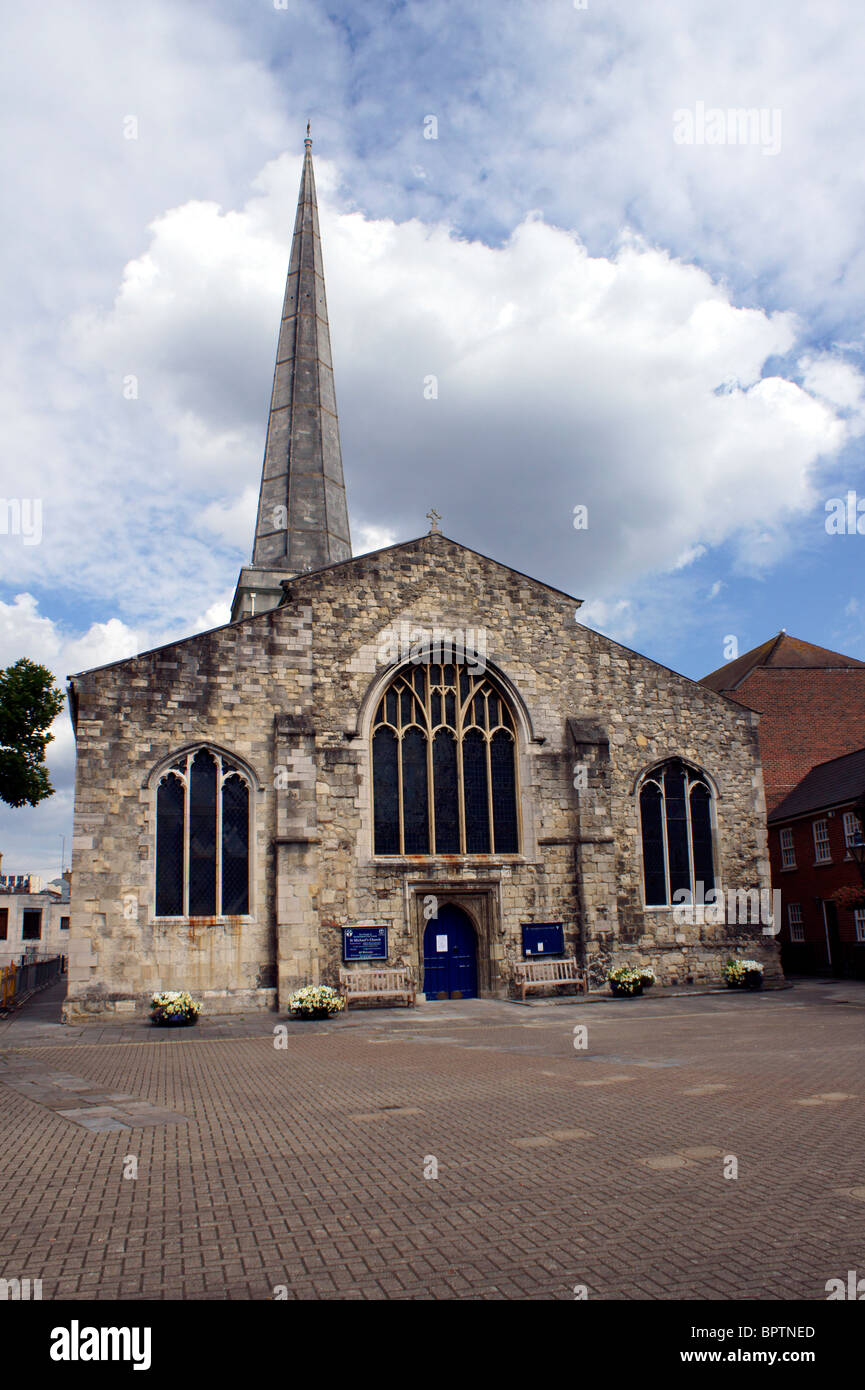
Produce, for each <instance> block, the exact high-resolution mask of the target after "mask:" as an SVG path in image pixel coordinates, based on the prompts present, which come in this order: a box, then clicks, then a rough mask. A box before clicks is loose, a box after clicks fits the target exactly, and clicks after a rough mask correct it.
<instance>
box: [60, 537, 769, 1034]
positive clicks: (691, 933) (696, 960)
mask: <svg viewBox="0 0 865 1390" xmlns="http://www.w3.org/2000/svg"><path fill="white" fill-rule="evenodd" d="M403 621H404V622H408V623H409V624H410V625H411V627H413V628H424V629H432V628H435V627H438V628H444V629H449V630H465V629H469V628H472V629H477V628H483V629H484V630H485V633H486V641H487V664H488V666H489V668H490V671H491V672H492V674H494V675H496V676H498V677H499V679H500V681H501V683H502V684H503V686H504V688H505V691H506V693H508V694H509V695H510V698H511V703H512V706H513V708H514V711H515V715H516V718H517V723H518V743H519V760H518V761H519V778H520V802H521V815H522V850H523V852H522V854H521V855H520V856H518V857H516V858H513V857H497V856H480V857H475V858H466V859H461V858H460V857H459V856H453V857H449V858H448V859H447V860H439V859H437V860H430V859H428V858H426V857H423V856H416V857H406V858H404V859H398V858H396V859H387V860H376V859H375V858H374V857H373V854H372V840H371V810H370V808H371V773H370V749H369V725H370V721H371V719H372V716H373V714H374V710H375V705H376V704H377V700H378V698H379V696H380V692H381V689H382V687H383V685H384V684H385V683H386V680H387V677H388V674H389V673H390V672H392V671H393V669H395V666H394V663H393V662H392V661H390V660H387V659H384V657H383V649H384V646H385V639H386V635H387V633H388V632H389V631H390V630H392V629H393V628H394V627H395V626H396V625H398V624H399V623H400V622H403ZM73 684H74V688H75V695H76V698H77V701H78V709H79V716H78V769H77V779H76V820H75V838H74V844H73V880H72V908H71V916H72V930H71V942H70V984H69V996H70V997H69V1000H68V1001H67V1006H66V1016H67V1017H68V1018H80V1017H88V1016H93V1015H104V1014H106V1013H109V1012H118V1011H120V1012H122V1011H129V1010H133V1009H136V1008H138V1009H141V1008H143V1007H144V1005H145V1003H146V999H147V996H148V995H149V993H150V992H151V991H152V990H154V989H157V988H189V989H192V990H194V991H196V992H198V993H199V994H202V995H203V996H204V1000H205V1007H206V1008H208V1009H209V1010H212V1011H217V1010H223V1009H232V1008H249V1007H251V1006H265V1007H268V1006H272V1005H273V1004H274V1003H276V1002H277V997H278V1002H279V1005H280V1007H285V1003H286V999H287V996H288V994H289V993H290V991H291V990H292V989H293V988H296V987H297V986H298V985H300V984H303V983H307V982H310V981H321V982H324V983H331V984H335V983H336V982H337V971H338V968H339V964H340V963H341V954H340V952H341V931H340V929H341V928H342V927H344V926H350V925H363V924H371V923H375V924H378V925H388V926H389V927H390V953H391V960H392V961H394V962H397V961H399V960H404V961H405V962H406V963H409V964H411V965H412V966H413V968H414V969H415V971H416V975H417V978H418V980H420V979H421V975H422V946H421V941H422V931H423V926H424V925H425V922H424V919H423V917H422V915H421V910H420V905H421V902H422V898H423V895H424V894H430V893H432V894H433V895H434V896H435V897H437V898H438V900H439V902H440V903H444V902H446V901H448V900H449V899H450V900H452V901H454V902H456V903H458V904H459V905H461V906H465V908H466V910H467V911H469V912H470V914H471V915H472V916H473V918H474V920H475V922H476V925H477V929H478V933H479V938H480V941H481V947H482V949H481V952H480V955H481V956H482V960H481V961H479V965H480V966H481V968H480V975H479V978H480V986H481V992H482V993H486V994H498V995H503V994H504V993H505V991H506V988H507V962H508V961H509V960H513V959H516V958H517V957H518V955H519V951H520V924H521V923H522V922H531V921H550V920H553V921H563V922H564V924H565V934H566V943H567V949H568V950H569V951H570V950H574V951H576V952H577V953H578V954H579V955H581V956H582V955H583V954H585V958H586V960H587V963H588V965H589V968H590V972H591V974H592V978H593V979H594V981H595V982H600V979H601V977H602V974H603V972H604V971H605V969H606V968H608V966H609V964H610V963H614V964H618V963H621V962H623V961H624V960H634V961H638V962H640V963H650V964H652V965H653V966H654V968H655V969H656V971H657V972H658V974H659V975H660V977H661V978H662V979H663V980H670V981H672V980H686V979H689V978H690V979H695V980H702V979H709V978H713V979H714V978H717V976H718V973H719V971H720V966H721V964H722V963H723V960H724V959H725V958H726V956H727V955H728V954H730V953H731V952H732V951H735V950H736V949H737V948H741V947H743V946H744V947H745V948H746V949H747V951H748V953H749V954H756V955H758V956H759V957H760V958H761V959H763V960H764V961H765V964H766V971H767V976H770V977H771V976H777V974H778V966H777V949H776V946H775V941H774V938H773V937H771V936H767V935H763V934H762V933H761V932H760V929H759V926H758V927H757V928H753V927H748V928H728V927H718V928H714V927H713V928H708V927H705V926H699V925H698V926H684V927H683V926H675V925H674V924H673V922H672V914H671V912H670V911H669V910H659V909H656V910H654V911H645V910H644V909H643V907H642V905H641V866H640V843H639V831H638V814H637V804H636V797H635V794H634V791H635V786H636V784H637V782H638V780H639V778H640V776H641V774H642V773H643V772H644V771H645V770H646V769H648V768H649V767H651V766H653V765H654V764H655V763H657V762H658V761H660V760H661V759H663V758H666V757H669V756H674V755H675V756H680V757H683V758H685V759H687V760H689V761H691V762H693V763H695V764H696V765H697V766H699V767H700V768H702V769H704V770H705V772H706V773H707V774H708V776H709V777H710V778H711V779H712V781H713V784H714V786H715V788H716V791H717V819H718V825H717V837H718V850H719V861H720V863H719V867H720V871H721V880H722V882H723V884H724V885H725V886H727V885H729V886H731V887H735V888H764V889H767V888H768V886H769V878H768V853H767V847H766V830H765V809H764V804H763V792H762V778H761V773H760V766H759V758H758V753H757V743H756V721H755V718H754V716H753V715H752V714H751V713H750V712H749V711H747V710H745V709H743V708H742V707H740V706H737V705H735V704H733V703H732V702H729V701H726V700H724V699H722V698H721V697H719V696H717V695H715V694H714V693H713V692H712V691H709V690H707V689H705V688H704V687H702V686H700V685H698V684H696V683H695V682H692V681H689V680H687V679H686V678H684V677H682V676H679V675H677V674H675V673H673V672H670V671H668V670H666V669H665V668H664V667H660V666H657V665H655V664H653V663H652V662H650V661H648V660H647V659H646V658H645V657H642V656H639V655H637V654H636V653H634V652H630V651H628V650H627V649H625V648H623V647H620V646H618V645H617V644H615V643H613V642H611V641H610V640H609V639H607V638H604V637H601V636H600V635H598V634H597V633H594V632H592V631H590V630H589V629H587V628H585V627H582V626H581V625H580V624H579V623H578V622H577V621H576V620H575V603H574V600H572V599H570V598H568V596H566V595H563V594H561V593H559V592H558V591H555V590H552V589H549V588H547V587H546V586H544V585H542V584H539V583H537V582H535V581H533V580H530V579H527V578H526V577H525V576H523V575H520V574H517V573H515V572H514V571H511V570H508V569H507V568H505V567H504V566H502V565H499V564H497V563H495V562H494V561H492V560H489V559H487V558H485V557H483V556H481V555H478V554H476V553H475V552H473V551H469V550H466V549H465V548H463V547H461V546H458V545H457V544H456V543H454V542H452V541H450V540H448V539H446V538H445V537H442V536H438V535H430V536H427V537H424V538H423V539H421V540H419V541H414V542H410V543H408V544H406V545H402V546H397V547H392V548H391V549H389V550H386V551H381V552H377V553H375V554H373V555H366V556H360V557H358V558H357V559H355V560H352V561H349V562H347V563H344V564H341V565H336V566H331V567H329V568H328V569H325V570H320V571H318V572H316V573H313V574H310V575H305V576H301V577H298V578H297V579H295V580H293V581H292V582H291V585H290V589H289V590H288V602H287V603H285V604H284V605H283V606H282V607H280V608H278V609H275V610H271V611H269V612H267V613H264V614H261V615H259V616H256V617H252V618H247V619H244V620H243V621H241V622H239V623H236V624H233V625H231V626H228V627H225V628H220V629H217V630H216V631H214V632H211V633H205V634H202V635H199V636H196V637H192V638H189V639H187V640H186V641H184V642H180V643H176V644H173V645H172V646H169V647H164V648H160V649H159V650H158V651H155V652H150V653H145V654H144V655H142V656H140V657H136V658H133V659H131V660H128V661H123V662H119V663H116V664H114V665H112V666H108V667H104V668H102V669H101V670H98V671H94V672H88V673H85V674H84V675H82V676H79V677H76V678H75V680H74V683H73ZM569 721H570V723H569ZM199 742H203V743H207V744H209V745H210V746H214V747H216V748H219V749H221V750H223V751H224V752H225V753H226V754H228V755H229V756H232V757H235V758H237V759H239V760H241V761H242V762H243V763H244V764H245V766H246V767H247V768H248V770H249V772H250V775H251V777H252V778H253V779H254V781H255V787H256V789H255V791H254V793H253V798H252V801H253V812H254V829H253V841H252V843H253V895H252V902H251V913H250V916H249V917H248V918H243V919H235V920H231V919H229V920H226V921H219V922H213V923H204V922H201V921H196V922H194V923H171V924H167V923H164V922H163V923H160V922H159V921H157V920H155V919H154V917H153V875H154V865H153V855H154V828H153V812H154V805H155V801H154V797H155V790H154V787H153V785H152V780H153V773H154V770H155V769H156V768H157V767H158V766H159V764H160V763H161V762H162V761H163V760H164V759H165V758H167V757H169V756H170V755H172V754H176V753H177V752H178V751H179V750H181V749H183V748H185V747H188V746H191V745H194V744H196V743H199ZM578 765H584V766H585V768H586V773H585V785H583V784H582V780H581V777H580V775H577V774H575V768H576V767H577V766H578ZM575 780H576V781H577V782H579V783H580V784H579V785H577V786H575V785H574V783H575ZM277 992H278V995H277Z"/></svg>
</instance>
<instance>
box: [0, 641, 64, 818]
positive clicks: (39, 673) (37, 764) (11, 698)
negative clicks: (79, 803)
mask: <svg viewBox="0 0 865 1390" xmlns="http://www.w3.org/2000/svg"><path fill="white" fill-rule="evenodd" d="M63 700H64V695H63V692H62V690H60V689H59V688H58V687H57V686H56V685H55V684H54V677H53V676H52V674H51V672H50V671H49V670H47V668H46V667H45V666H37V664H36V663H35V662H34V661H30V660H29V659H28V658H27V657H26V656H22V657H21V659H20V661H16V662H15V663H14V664H13V665H12V666H7V667H6V670H5V671H0V799H2V800H3V801H5V802H6V804H7V805H8V806H36V805H37V804H38V802H40V801H44V799H45V798H46V797H48V796H52V795H53V794H54V788H53V787H52V785H51V781H50V778H49V776H48V769H47V767H46V766H45V750H46V748H47V747H48V744H49V743H51V741H52V737H53V736H52V735H51V734H50V733H49V732H48V730H49V728H50V727H51V724H52V722H53V721H54V719H56V717H57V715H58V714H59V713H60V711H61V709H62V708H63Z"/></svg>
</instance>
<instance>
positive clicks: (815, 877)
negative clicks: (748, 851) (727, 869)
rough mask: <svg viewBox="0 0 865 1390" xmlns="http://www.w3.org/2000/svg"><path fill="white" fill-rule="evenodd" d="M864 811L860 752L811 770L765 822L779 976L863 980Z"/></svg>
mask: <svg viewBox="0 0 865 1390" xmlns="http://www.w3.org/2000/svg"><path fill="white" fill-rule="evenodd" d="M863 804H865V748H860V749H858V750H857V751H856V752H854V753H847V754H845V755H844V756H843V757H840V758H831V759H829V761H828V762H823V763H818V764H817V766H816V767H813V768H812V769H811V771H810V772H808V773H807V774H806V775H805V777H803V778H802V781H801V782H800V783H799V785H798V787H796V788H794V790H793V791H792V792H791V793H790V795H789V796H786V797H785V798H784V800H783V801H782V802H780V804H779V805H778V806H776V807H775V809H774V811H772V813H771V814H770V816H769V856H770V859H771V864H772V883H773V884H774V886H775V887H776V888H780V890H781V906H782V922H783V925H782V929H781V934H780V941H781V959H782V962H783V965H784V970H785V973H789V974H793V975H814V974H830V975H839V976H853V977H855V978H856V979H865V838H863V834H862V808H863ZM840 888H843V889H847V890H849V893H848V897H849V899H850V900H849V901H847V902H838V901H837V900H835V898H834V896H833V895H834V894H835V892H836V890H837V889H840ZM857 897H858V905H857Z"/></svg>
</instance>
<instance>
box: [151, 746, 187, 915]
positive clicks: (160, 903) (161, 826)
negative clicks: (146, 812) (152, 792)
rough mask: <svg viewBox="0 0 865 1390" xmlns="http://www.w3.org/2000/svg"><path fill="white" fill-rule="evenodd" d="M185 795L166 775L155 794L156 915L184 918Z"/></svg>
mask: <svg viewBox="0 0 865 1390" xmlns="http://www.w3.org/2000/svg"><path fill="white" fill-rule="evenodd" d="M185 801H186V792H185V790H184V786H183V782H182V781H181V780H180V778H179V777H178V776H177V775H176V773H169V775H168V776H167V777H165V778H164V779H163V780H162V781H161V782H160V784H159V788H158V790H157V793H156V915H157V917H181V916H182V915H183V807H184V804H185Z"/></svg>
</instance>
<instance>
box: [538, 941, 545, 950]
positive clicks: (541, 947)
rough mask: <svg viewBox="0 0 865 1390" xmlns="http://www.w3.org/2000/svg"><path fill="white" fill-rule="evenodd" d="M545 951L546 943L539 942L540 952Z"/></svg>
mask: <svg viewBox="0 0 865 1390" xmlns="http://www.w3.org/2000/svg"><path fill="white" fill-rule="evenodd" d="M543 949H544V943H543V941H539V942H538V950H539V951H542V950H543Z"/></svg>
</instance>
